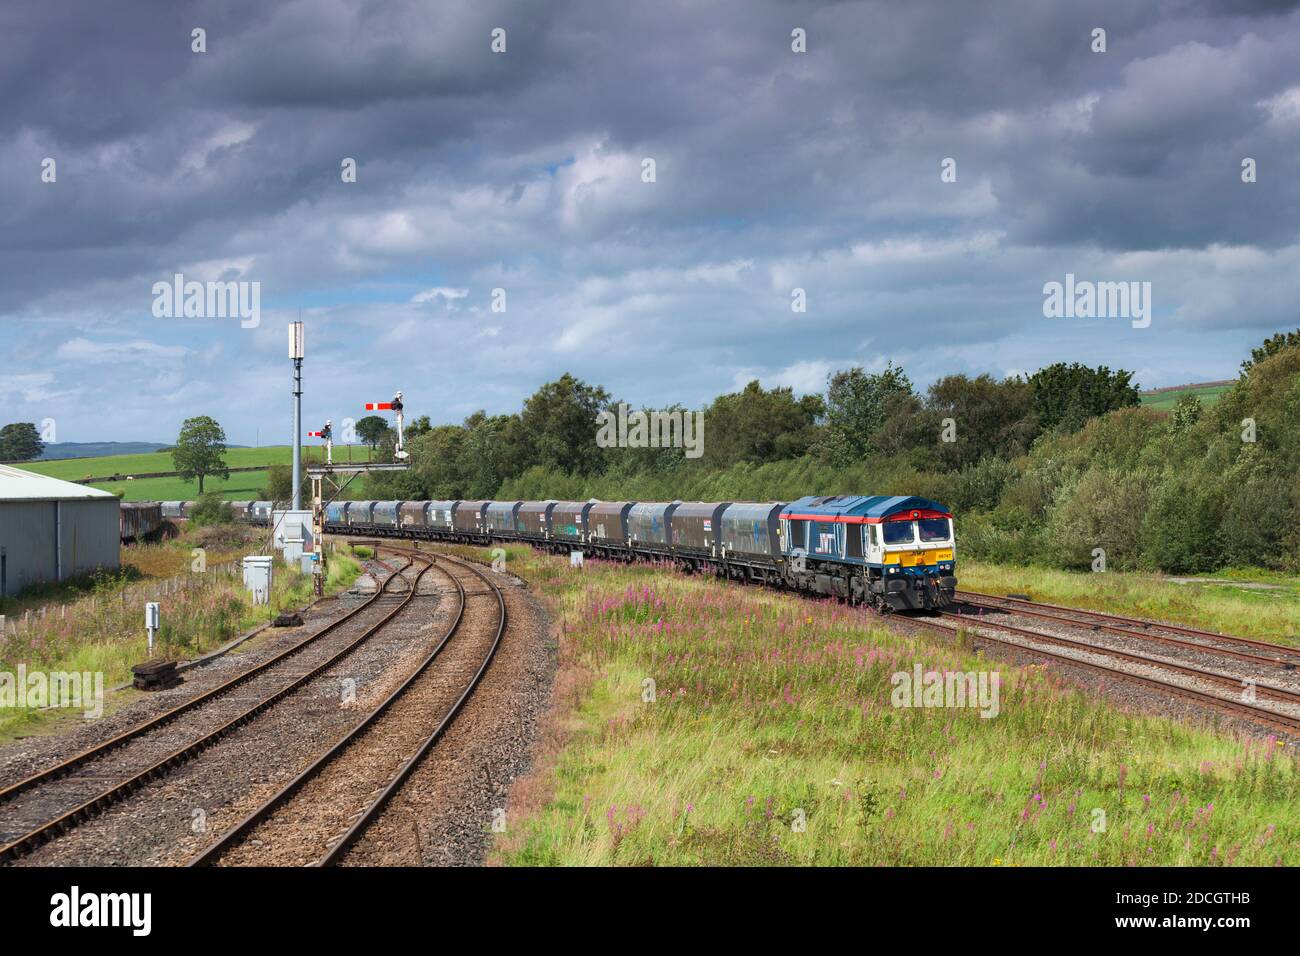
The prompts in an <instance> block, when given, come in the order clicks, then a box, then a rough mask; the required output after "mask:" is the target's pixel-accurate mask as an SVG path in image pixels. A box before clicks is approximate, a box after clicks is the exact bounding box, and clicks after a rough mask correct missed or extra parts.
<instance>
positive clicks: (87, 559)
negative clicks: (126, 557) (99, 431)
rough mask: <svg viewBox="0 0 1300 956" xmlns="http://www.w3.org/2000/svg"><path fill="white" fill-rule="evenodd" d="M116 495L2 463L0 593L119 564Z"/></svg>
mask: <svg viewBox="0 0 1300 956" xmlns="http://www.w3.org/2000/svg"><path fill="white" fill-rule="evenodd" d="M120 525H121V505H120V502H119V500H118V497H117V495H114V494H109V493H108V492H107V491H101V490H100V489H98V488H90V487H87V486H86V485H75V484H73V483H72V482H70V481H60V480H58V479H57V478H49V477H46V476H45V475H38V474H35V473H34V472H30V471H22V470H20V469H18V468H11V467H9V466H8V465H0V596H9V595H12V594H17V593H18V592H19V591H20V590H22V589H23V588H25V587H27V586H28V585H31V584H36V583H37V582H41V581H62V580H65V579H67V578H70V577H74V576H76V575H78V574H84V573H86V572H89V571H93V570H94V569H96V568H112V569H115V568H117V567H118V566H119V553H120V552H119V550H118V549H119V547H120V545H121V540H120V537H121V534H120V531H121V528H120Z"/></svg>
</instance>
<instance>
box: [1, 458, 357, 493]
mask: <svg viewBox="0 0 1300 956" xmlns="http://www.w3.org/2000/svg"><path fill="white" fill-rule="evenodd" d="M306 451H307V460H308V461H316V460H318V459H319V458H320V457H321V455H322V451H321V450H320V449H318V448H315V447H311V446H308V447H307V448H306ZM334 454H335V459H336V460H339V459H342V460H347V454H348V452H347V449H346V447H344V448H335V452H334ZM365 454H366V449H365V448H362V447H358V448H354V449H353V450H352V456H353V458H354V459H356V460H364V459H365ZM291 460H292V452H291V450H290V448H289V446H288V445H267V446H265V447H262V448H231V449H230V450H229V451H227V452H226V466H227V467H229V468H251V467H253V466H256V465H265V466H270V465H280V464H284V465H287V464H289V462H290V461H291ZM18 467H20V468H23V469H25V470H27V471H34V472H37V473H38V474H42V475H49V476H50V477H52V478H62V479H63V480H64V481H78V480H81V479H83V478H88V477H94V476H98V475H114V474H119V475H134V474H142V473H143V474H148V473H150V472H159V471H174V470H175V468H176V466H175V465H174V464H173V463H172V456H171V453H170V452H154V453H151V454H146V455H109V456H106V457H103V458H66V459H62V460H59V461H33V462H24V463H23V464H22V465H19V466H18ZM266 482H267V478H266V471H265V469H263V470H259V471H241V472H232V473H231V475H230V479H229V480H228V481H223V480H221V479H220V478H209V479H207V480H205V481H204V483H203V490H204V491H219V492H221V494H222V495H223V497H225V498H226V500H227V501H243V500H245V499H253V498H257V497H259V496H260V494H261V492H262V489H263V488H264V487H266ZM92 487H95V488H102V489H103V490H105V491H111V492H113V493H114V494H119V493H120V494H121V495H122V497H123V499H124V500H126V501H183V500H189V499H192V498H194V497H195V496H196V495H198V493H199V483H198V482H197V481H182V480H181V479H180V478H138V479H135V480H132V481H111V482H95V484H94V485H93V486H92Z"/></svg>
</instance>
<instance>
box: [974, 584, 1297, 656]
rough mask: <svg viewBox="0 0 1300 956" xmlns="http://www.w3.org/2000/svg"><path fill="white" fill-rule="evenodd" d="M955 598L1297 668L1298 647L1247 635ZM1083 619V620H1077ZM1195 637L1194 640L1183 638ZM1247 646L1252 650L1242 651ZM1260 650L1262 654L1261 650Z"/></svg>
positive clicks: (1005, 600)
mask: <svg viewBox="0 0 1300 956" xmlns="http://www.w3.org/2000/svg"><path fill="white" fill-rule="evenodd" d="M957 597H958V598H959V599H960V600H962V601H963V602H965V603H966V604H967V605H969V606H971V607H975V608H981V609H985V610H1000V611H1007V612H1008V613H1014V614H1023V615H1025V616H1026V617H1037V618H1041V619H1043V620H1048V621H1057V622H1059V623H1061V624H1067V625H1071V626H1075V627H1088V628H1091V629H1093V630H1097V631H1108V632H1110V633H1113V634H1119V635H1121V636H1124V637H1131V638H1135V639H1137V640H1143V641H1154V642H1156V643H1159V644H1166V645H1169V646H1171V647H1182V648H1186V649H1190V650H1196V651H1203V652H1207V653H1209V652H1212V653H1215V654H1220V655H1223V656H1225V657H1234V658H1237V659H1238V660H1243V661H1249V662H1251V663H1255V664H1261V665H1264V666H1268V667H1280V668H1283V669H1285V670H1295V669H1296V668H1297V667H1300V648H1297V647H1290V646H1288V645H1286V644H1276V643H1273V642H1270V641H1259V640H1255V639H1254V638H1250V637H1236V636H1234V635H1231V634H1218V633H1216V632H1214V631H1206V630H1202V629H1200V628H1195V627H1184V626H1183V625H1181V624H1165V623H1161V622H1157V621H1144V620H1142V619H1141V618H1135V617H1122V616H1120V615H1118V614H1107V613H1105V612H1103V611H1088V610H1084V609H1082V608H1073V607H1062V606H1060V605H1058V604H1043V603H1041V602H1038V601H1029V600H1026V599H1024V598H1012V597H998V596H996V595H993V594H980V593H978V592H975V591H958V592H957ZM1080 618H1082V619H1083V620H1080ZM1161 631H1167V632H1169V633H1171V634H1179V635H1182V637H1170V636H1168V634H1161V633H1159V632H1161ZM1186 638H1194V640H1186ZM1242 648H1250V649H1251V650H1242ZM1261 652H1262V653H1261Z"/></svg>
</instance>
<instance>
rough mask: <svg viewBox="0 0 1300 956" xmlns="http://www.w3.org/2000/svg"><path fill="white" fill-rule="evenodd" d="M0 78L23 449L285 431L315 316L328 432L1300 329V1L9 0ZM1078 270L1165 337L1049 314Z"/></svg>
mask: <svg viewBox="0 0 1300 956" xmlns="http://www.w3.org/2000/svg"><path fill="white" fill-rule="evenodd" d="M196 29H200V30H202V31H203V32H202V34H200V36H199V38H198V39H196V37H195V33H194V31H195V30H196ZM1098 29H1101V30H1104V31H1105V35H1104V40H1105V50H1104V52H1103V51H1100V50H1098V49H1095V48H1096V47H1097V46H1098V39H1097V34H1096V33H1095V31H1096V30H1098ZM498 31H504V33H501V32H498ZM502 45H504V50H503V51H502V50H501V49H500V48H501V46H502ZM494 46H495V47H496V49H494ZM799 46H802V47H803V51H802V52H801V51H799V50H796V49H795V48H796V47H799ZM196 47H201V48H202V49H196ZM0 89H3V90H4V91H5V95H4V96H3V97H0V224H2V228H0V245H2V247H3V249H2V251H0V285H2V287H3V290H4V295H3V297H0V422H8V421H33V422H37V423H45V422H47V421H48V422H50V423H52V424H53V426H54V431H53V437H54V438H55V439H56V440H58V441H108V440H119V441H161V442H169V441H173V440H174V438H175V435H176V432H177V430H178V429H179V426H180V423H181V421H182V420H184V419H185V418H187V417H190V416H193V415H210V416H212V417H213V418H216V419H217V420H218V421H219V422H221V423H222V425H223V426H224V427H225V429H226V432H227V435H228V438H229V440H230V441H231V442H232V443H237V444H254V443H255V442H260V443H261V444H276V443H284V442H287V441H289V440H290V439H291V434H292V417H291V407H292V406H291V397H290V377H291V363H290V362H289V360H288V357H287V338H286V327H287V324H288V323H289V322H291V321H293V320H295V319H297V318H298V316H299V314H300V312H301V317H302V320H303V322H304V323H305V324H306V341H307V358H306V361H305V364H304V392H305V394H304V399H303V401H304V419H305V421H304V430H307V429H308V428H315V427H317V426H318V425H319V424H321V423H322V422H323V420H324V419H326V418H331V419H332V420H333V421H334V422H335V423H336V426H337V425H338V424H339V423H340V422H342V421H343V420H344V419H346V418H349V417H354V418H359V417H361V415H363V414H365V413H364V412H363V411H362V404H363V403H364V402H367V401H382V400H387V399H389V398H390V397H391V396H392V393H393V392H394V390H396V389H401V390H402V391H403V392H404V396H405V403H406V407H407V410H408V414H409V415H418V414H428V415H429V416H430V417H431V418H432V420H433V421H434V422H459V421H461V420H463V419H464V418H465V417H466V416H467V415H469V414H470V413H472V412H474V411H475V410H477V409H485V410H487V411H488V412H489V413H499V412H509V411H515V410H517V409H518V408H519V406H520V403H521V402H522V400H523V399H524V398H525V397H526V396H528V395H529V394H531V393H532V392H533V391H535V390H536V388H537V387H538V386H539V385H541V384H542V383H543V382H546V381H550V380H553V379H555V378H556V377H558V376H559V375H560V374H562V373H564V372H566V371H568V372H572V373H573V374H575V375H577V376H578V377H580V378H582V379H584V380H586V381H588V382H592V383H596V384H600V385H603V386H605V388H607V389H608V390H609V391H610V392H611V393H612V394H613V395H614V396H615V397H616V398H618V399H622V400H625V401H628V402H630V403H633V404H636V405H655V406H658V405H667V404H671V403H680V404H681V405H683V406H685V407H687V408H699V407H702V406H703V405H705V404H706V403H708V402H709V401H711V400H712V398H713V397H715V396H716V395H718V394H720V393H722V392H726V391H732V390H736V389H738V388H740V387H743V385H744V384H745V383H746V382H748V381H750V380H752V379H758V380H760V381H761V382H762V383H763V384H764V385H765V386H767V387H771V386H775V385H784V386H790V387H792V388H793V389H794V390H795V391H796V392H798V393H804V392H810V391H822V390H824V387H825V383H826V378H827V375H828V374H829V373H831V372H833V371H834V370H836V369H842V368H847V367H849V366H852V365H861V366H863V367H864V368H866V369H868V370H878V369H880V368H883V367H884V366H885V364H886V363H887V362H889V361H892V362H894V363H895V364H897V365H901V366H902V367H903V368H904V369H905V370H906V371H907V373H908V374H909V376H910V377H911V378H912V380H913V382H914V383H916V384H917V385H918V387H922V388H923V387H925V386H926V385H928V384H929V383H931V382H933V381H934V380H935V379H937V378H939V377H941V376H943V375H946V374H952V373H957V372H964V373H968V374H979V373H985V372H987V373H990V374H992V375H995V376H998V377H1001V376H1004V375H1010V374H1022V373H1029V372H1032V371H1034V370H1035V369H1037V368H1039V367H1041V366H1043V365H1047V364H1050V363H1052V362H1056V361H1080V362H1086V363H1088V364H1091V365H1098V364H1105V365H1108V366H1110V367H1112V368H1117V367H1120V368H1126V369H1130V370H1132V371H1134V372H1135V373H1136V374H1135V380H1136V381H1137V382H1138V383H1139V384H1140V385H1142V386H1143V387H1145V388H1153V387H1161V386H1168V385H1176V384H1181V383H1185V382H1197V381H1206V380H1213V379H1222V378H1230V377H1233V376H1234V375H1235V374H1236V371H1237V367H1238V364H1239V363H1240V361H1241V360H1242V359H1243V358H1245V357H1246V356H1247V354H1248V353H1249V350H1250V348H1251V347H1252V346H1253V345H1257V344H1258V343H1259V342H1260V341H1261V340H1262V339H1264V338H1265V337H1267V336H1268V335H1269V334H1271V333H1273V332H1275V331H1279V330H1282V329H1292V328H1295V327H1297V326H1300V309H1297V307H1296V301H1295V289H1296V278H1297V276H1298V275H1300V268H1298V266H1300V216H1297V211H1300V10H1298V9H1297V4H1296V3H1292V2H1262V0H1261V2H1248V0H1245V2H1228V0H1162V2H1158V3H1140V4H1138V3H1133V2H1132V0H1114V2H1100V3H1083V2H1081V3H1059V4H1050V3H1046V2H1043V0H1008V2H997V0H994V2H989V3H979V4H974V3H953V2H950V0H942V2H926V0H914V2H908V3H906V4H900V3H830V4H824V3H801V2H791V0H746V2H744V3H738V2H734V0H733V2H729V3H722V2H672V0H666V2H655V3H644V2H643V3H633V2H619V0H591V2H581V0H546V2H544V3H542V2H532V3H522V2H515V3H504V2H497V0H454V2H445V0H436V2H430V0H422V2H400V0H399V2H383V3H380V2H343V0H323V2H310V3H308V2H301V0H298V2H295V0H289V2H277V3H266V2H264V0H233V2H223V3H209V2H196V3H186V4H171V3H168V4H153V3H112V4H106V3H103V2H101V0H95V2H70V3H58V4H23V5H17V4H9V5H6V6H5V7H4V8H2V9H0ZM50 160H52V161H53V162H52V163H50V162H49V161H50ZM348 160H351V161H354V163H355V177H349V176H348V175H347V170H346V169H345V166H346V161H348ZM1246 160H1253V168H1254V177H1253V178H1254V181H1253V182H1245V181H1243V179H1244V178H1246V176H1245V173H1244V170H1243V162H1244V161H1246ZM647 161H652V166H651V163H649V162H647ZM651 173H653V175H651ZM349 178H354V179H355V181H347V180H348V179H349ZM176 274H180V275H182V276H183V277H184V281H190V282H198V283H208V282H238V283H247V285H245V286H242V288H243V289H244V290H245V291H246V292H247V293H248V294H250V295H251V292H252V290H253V289H256V291H257V295H258V297H259V299H258V303H259V306H260V308H259V310H258V311H257V313H256V325H255V326H254V325H253V320H252V318H251V317H250V318H249V319H245V320H243V321H241V319H240V318H239V317H231V316H223V315H215V314H211V310H208V309H207V308H206V304H205V305H204V308H201V309H196V310H195V311H199V312H203V313H205V314H201V315H190V316H186V315H185V314H184V309H183V308H179V307H177V306H176V305H175V304H173V303H166V302H163V301H161V299H162V297H161V296H160V294H159V292H158V288H159V287H158V286H157V285H156V284H158V283H166V284H170V283H171V282H172V281H173V277H174V276H175V275H176ZM1067 275H1073V276H1075V277H1076V279H1077V280H1082V281H1089V282H1134V283H1150V286H1149V289H1150V303H1151V307H1150V314H1149V318H1150V322H1149V324H1146V325H1145V326H1144V327H1143V326H1142V323H1141V322H1137V321H1131V320H1130V318H1129V317H1127V316H1125V315H1114V314H1112V315H1108V316H1098V317H1078V316H1075V317H1066V316H1055V315H1052V316H1049V315H1045V310H1044V301H1045V293H1044V287H1045V285H1046V284H1049V283H1052V282H1061V283H1064V282H1065V281H1066V276H1067ZM203 288H205V289H206V287H203ZM1138 288H1139V289H1141V288H1144V286H1141V285H1139V286H1138ZM494 290H500V291H494ZM795 290H802V300H803V303H804V305H805V309H804V310H803V311H798V310H797V309H796V306H797V304H798V302H797V297H798V295H799V294H798V293H796V291H795ZM494 306H495V308H494ZM502 306H504V308H502Z"/></svg>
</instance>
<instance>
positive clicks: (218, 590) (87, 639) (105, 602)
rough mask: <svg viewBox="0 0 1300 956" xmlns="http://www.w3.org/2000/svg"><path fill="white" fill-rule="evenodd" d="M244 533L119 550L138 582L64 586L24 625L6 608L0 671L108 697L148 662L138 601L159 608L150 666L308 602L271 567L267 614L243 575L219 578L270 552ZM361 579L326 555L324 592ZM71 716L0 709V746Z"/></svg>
mask: <svg viewBox="0 0 1300 956" xmlns="http://www.w3.org/2000/svg"><path fill="white" fill-rule="evenodd" d="M249 531H250V529H246V528H233V529H220V530H219V529H196V531H195V532H191V533H189V534H186V535H183V536H182V537H180V538H177V539H174V540H172V541H168V542H164V543H162V544H158V545H150V546H147V547H144V548H139V549H135V548H124V549H123V561H124V562H130V561H132V560H133V559H136V560H138V562H139V564H138V565H137V566H138V567H139V568H140V570H141V571H142V572H145V573H144V574H143V576H141V577H140V578H138V579H135V580H132V577H131V575H129V574H118V575H111V576H103V577H101V578H100V579H99V580H98V581H97V582H96V583H94V584H91V585H89V586H88V587H87V588H86V589H85V590H82V591H80V592H72V591H71V590H70V589H67V588H63V589H61V590H60V591H59V592H57V593H56V594H53V595H51V596H49V597H46V598H45V599H44V600H42V601H39V604H40V605H41V606H42V607H44V609H45V613H44V614H41V615H38V614H35V613H33V614H32V615H31V616H30V618H28V617H27V616H26V615H25V614H22V612H19V613H15V610H17V609H14V608H10V609H8V610H9V614H10V616H9V627H8V629H7V630H8V634H7V635H6V636H5V638H4V640H2V641H0V671H7V672H9V673H11V674H16V673H17V670H18V666H19V665H20V664H22V665H24V666H25V668H26V672H27V673H28V674H31V673H33V672H38V671H39V672H46V673H51V672H63V673H85V672H89V673H91V674H96V673H98V674H102V675H103V686H104V688H105V689H107V688H110V687H113V686H116V685H118V684H121V683H124V682H125V681H127V680H129V679H130V676H131V666H132V665H133V664H138V663H140V662H141V661H144V660H146V659H147V656H148V651H147V640H146V636H145V631H144V626H143V622H144V604H145V602H147V601H157V602H158V603H159V604H160V605H161V608H160V614H161V624H162V627H161V630H160V632H159V635H158V646H157V648H156V649H155V655H154V656H155V658H157V659H166V658H172V659H183V658H189V657H193V656H195V655H197V654H201V653H204V652H206V651H209V650H211V649H213V648H215V647H217V646H219V645H221V644H222V643H224V642H225V641H227V640H229V639H230V638H232V637H234V636H235V635H237V634H239V633H241V632H243V631H246V630H248V629H250V628H253V627H256V626H257V625H258V624H261V623H264V622H266V621H268V620H270V619H271V618H272V617H274V615H275V614H277V613H279V612H280V611H282V610H286V609H289V608H297V607H301V606H302V605H304V604H307V603H309V602H310V601H311V600H312V584H311V577H310V575H306V574H303V573H302V572H301V571H300V570H298V569H297V568H295V567H291V566H289V565H286V564H284V563H282V562H278V561H277V564H276V569H275V574H274V577H273V583H272V595H271V602H270V605H269V607H268V606H265V605H263V606H255V605H254V604H253V603H252V600H251V595H250V594H249V593H248V592H247V591H246V590H245V589H244V586H243V579H242V571H240V570H239V569H238V567H236V568H234V569H233V573H228V572H227V567H228V565H229V562H232V561H237V560H238V559H239V558H240V557H242V556H243V555H245V554H255V553H269V552H267V551H266V549H265V548H262V547H260V544H261V543H262V542H261V541H260V539H258V538H257V537H256V536H255V535H250V534H249ZM233 536H242V538H243V539H246V544H247V545H248V546H244V547H240V546H239V543H238V542H236V541H235V540H234V537H233ZM196 547H205V552H206V553H205V554H204V556H203V557H204V560H205V562H206V569H205V570H203V571H196V570H193V564H192V562H193V561H194V560H195V555H194V553H193V549H194V548H196ZM360 572H361V566H360V564H358V562H357V561H356V560H355V559H354V558H353V557H352V555H351V554H350V553H349V552H348V550H347V549H346V548H339V549H338V551H337V552H335V553H334V554H332V555H331V556H330V563H329V573H328V577H327V579H326V593H332V592H336V591H339V590H341V589H343V588H346V587H348V586H349V585H350V584H351V583H352V581H353V580H355V579H356V577H357V576H358V575H359V574H360ZM31 600H33V601H35V600H36V599H31ZM25 603H26V602H25ZM29 606H30V605H29ZM23 610H26V608H24V609H23ZM20 614H22V616H20ZM70 715H71V716H72V717H75V718H76V719H81V711H80V710H77V709H75V708H74V709H73V710H70V711H69V710H35V709H32V708H21V707H13V708H4V709H0V740H3V739H7V738H11V737H13V736H15V735H18V734H28V733H33V732H37V731H38V730H40V729H42V728H41V724H42V723H43V722H44V721H47V720H49V719H52V718H59V717H68V716H70Z"/></svg>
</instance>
